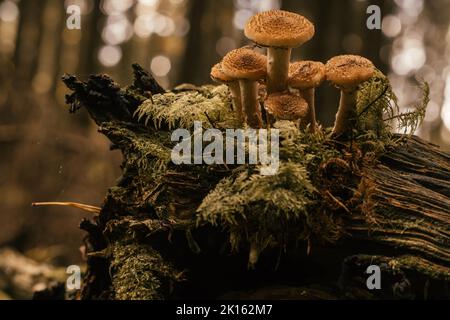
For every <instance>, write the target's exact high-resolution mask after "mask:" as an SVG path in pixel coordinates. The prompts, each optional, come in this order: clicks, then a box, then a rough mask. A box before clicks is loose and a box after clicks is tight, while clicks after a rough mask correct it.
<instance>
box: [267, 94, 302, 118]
mask: <svg viewBox="0 0 450 320" xmlns="http://www.w3.org/2000/svg"><path fill="white" fill-rule="evenodd" d="M265 108H266V110H267V112H268V113H269V114H271V115H273V116H274V117H275V118H277V119H279V120H297V119H301V118H303V117H305V116H306V114H307V113H308V103H307V102H306V101H305V99H303V98H302V97H299V96H295V95H292V94H290V93H282V92H277V93H272V94H271V95H269V96H268V97H267V99H266V101H265Z"/></svg>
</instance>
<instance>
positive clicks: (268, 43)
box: [244, 10, 315, 48]
mask: <svg viewBox="0 0 450 320" xmlns="http://www.w3.org/2000/svg"><path fill="white" fill-rule="evenodd" d="M314 32H315V31H314V25H313V24H312V23H311V22H310V21H309V20H308V19H306V18H305V17H303V16H301V15H299V14H296V13H293V12H288V11H283V10H270V11H265V12H261V13H258V14H256V15H254V16H253V17H251V18H250V19H249V20H248V22H247V24H246V26H245V29H244V33H245V36H246V37H247V38H249V39H250V40H252V41H254V42H256V43H257V44H260V45H262V46H265V47H282V48H295V47H298V46H301V45H302V44H303V43H305V42H307V41H309V40H310V39H311V38H312V37H313V36H314Z"/></svg>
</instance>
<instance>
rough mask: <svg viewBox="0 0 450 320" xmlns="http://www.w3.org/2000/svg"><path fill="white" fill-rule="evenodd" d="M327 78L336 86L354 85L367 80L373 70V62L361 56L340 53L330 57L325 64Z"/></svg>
mask: <svg viewBox="0 0 450 320" xmlns="http://www.w3.org/2000/svg"><path fill="white" fill-rule="evenodd" d="M325 69H326V76H327V80H329V81H331V82H332V83H334V84H335V85H337V86H340V87H347V86H355V85H358V84H360V83H362V82H364V81H367V80H369V79H370V78H371V77H372V76H373V74H374V72H375V66H374V65H373V63H372V62H371V61H370V60H368V59H366V58H364V57H361V56H355V55H342V56H337V57H334V58H332V59H330V60H329V61H328V62H327V64H326V66H325Z"/></svg>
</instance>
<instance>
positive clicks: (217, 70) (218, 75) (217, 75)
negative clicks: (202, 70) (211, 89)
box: [210, 62, 233, 82]
mask: <svg viewBox="0 0 450 320" xmlns="http://www.w3.org/2000/svg"><path fill="white" fill-rule="evenodd" d="M210 76H211V79H213V80H214V81H216V82H229V81H233V79H232V78H231V77H229V76H227V75H226V74H225V73H224V72H223V69H222V63H221V62H219V63H217V64H215V65H214V66H213V67H212V68H211V73H210Z"/></svg>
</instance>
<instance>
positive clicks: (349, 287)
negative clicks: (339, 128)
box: [64, 66, 450, 299]
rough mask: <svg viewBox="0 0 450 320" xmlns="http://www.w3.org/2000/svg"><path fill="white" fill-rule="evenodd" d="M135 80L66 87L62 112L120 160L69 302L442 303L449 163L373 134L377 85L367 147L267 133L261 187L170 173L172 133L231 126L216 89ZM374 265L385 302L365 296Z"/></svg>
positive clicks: (232, 178) (220, 175)
mask: <svg viewBox="0 0 450 320" xmlns="http://www.w3.org/2000/svg"><path fill="white" fill-rule="evenodd" d="M134 70H135V81H134V83H133V85H131V86H129V87H127V88H120V87H119V86H118V85H117V84H115V83H114V82H113V81H112V80H111V79H110V78H108V77H107V76H92V77H90V78H89V79H88V80H87V81H86V82H81V81H79V80H77V79H76V78H75V77H73V76H65V77H64V82H65V83H66V85H67V86H68V87H69V88H70V89H71V90H72V91H73V93H72V94H71V95H69V96H68V98H67V101H68V103H69V104H70V105H71V110H72V111H74V110H77V109H78V108H79V107H81V106H84V107H85V108H86V109H87V110H88V112H89V114H90V115H91V116H92V118H93V119H94V121H95V122H96V123H97V124H98V125H99V128H100V132H102V133H103V134H105V135H106V136H107V137H108V138H109V139H110V140H111V141H112V147H113V148H118V149H120V150H121V151H122V153H123V156H124V161H123V176H122V177H121V179H120V181H119V182H118V184H117V186H115V187H112V188H111V189H110V190H109V192H108V194H107V196H106V199H105V202H104V205H103V207H102V210H101V212H100V214H99V215H98V216H96V217H95V218H93V219H92V221H89V220H85V221H83V222H82V223H81V228H82V229H83V230H85V231H86V232H87V237H86V240H85V245H86V249H87V252H88V269H87V273H86V275H85V277H84V285H83V289H82V291H81V293H80V298H82V299H92V298H105V299H113V298H117V299H128V298H136V299H175V298H249V299H254V298H255V299H261V298H285V299H308V298H314V299H335V298H450V294H449V289H450V288H449V284H450V250H449V239H450V237H449V232H450V184H449V181H450V155H449V154H448V153H445V152H443V151H441V150H440V149H439V147H437V146H434V145H432V144H429V143H427V142H424V141H422V140H420V139H419V138H416V137H410V136H406V135H405V136H401V135H391V134H389V133H387V132H386V130H385V129H386V127H385V126H381V125H380V123H378V122H376V121H377V117H378V115H379V114H381V113H382V111H386V110H383V108H384V107H385V105H386V104H385V103H386V101H385V100H389V98H390V96H389V95H392V93H391V92H390V90H388V89H389V88H388V87H384V88H381V89H380V90H378V93H379V94H378V96H377V94H375V95H374V96H367V95H364V92H365V91H364V86H362V88H361V91H360V95H361V96H360V99H359V102H360V104H361V106H360V110H361V112H360V118H359V119H358V120H359V121H358V123H359V124H358V125H359V126H360V128H363V129H364V130H367V128H369V127H373V128H376V131H375V132H372V133H373V134H372V135H370V134H367V132H366V131H364V132H363V134H362V133H361V132H359V133H358V131H357V130H355V137H354V139H352V141H349V142H345V143H343V142H337V141H333V140H332V139H331V138H330V136H331V135H330V134H329V130H326V129H320V130H319V132H318V133H315V134H310V133H309V132H307V131H302V130H299V129H298V128H297V127H296V126H295V125H294V124H292V123H288V122H281V123H276V124H275V126H276V127H277V128H279V129H280V132H281V140H280V161H281V162H280V170H279V172H278V174H276V175H275V176H263V175H261V174H260V173H259V169H258V168H257V167H255V166H247V165H240V166H238V165H234V166H226V165H211V166H206V165H178V166H177V165H174V164H173V163H172V162H171V160H170V151H171V148H172V147H173V142H171V141H170V135H171V130H172V129H173V128H176V127H183V128H187V129H191V128H192V125H193V121H195V120H200V121H203V123H204V126H205V127H214V128H218V129H224V128H228V127H233V126H234V125H236V121H234V120H235V119H234V118H233V113H232V112H231V109H230V108H231V104H230V101H229V96H228V92H227V90H226V87H224V86H219V87H212V86H204V87H194V86H191V85H184V86H180V87H177V88H175V89H174V90H173V91H171V92H167V93H164V91H163V90H162V89H161V87H160V86H159V85H158V84H157V83H156V82H155V81H154V79H153V78H152V77H151V75H149V74H147V73H146V72H145V71H144V70H142V68H140V67H139V66H134ZM383 79H384V78H382V75H379V74H378V75H377V76H376V77H374V79H373V80H372V82H370V81H369V82H368V84H366V86H368V85H370V84H371V83H373V84H376V85H379V84H380V83H382V82H383V81H384V80H383ZM372 91H373V90H370V92H372ZM375 92H377V91H376V90H375ZM318 108H319V109H320V106H319V107H318ZM371 111H373V112H371ZM422 113H423V109H421V110H420V113H419V114H418V117H420V116H421V115H422ZM390 117H391V118H392V117H395V115H393V114H391V115H390ZM374 118H375V126H374V125H373V124H374V122H373V121H374V120H373V119H374ZM368 119H369V120H368ZM398 119H399V120H400V121H404V122H407V123H409V124H412V125H416V122H415V121H416V120H417V118H414V117H413V116H412V114H408V115H406V116H399V117H398ZM144 120H146V121H144ZM370 121H372V123H370ZM408 121H409V122H408ZM371 264H377V265H379V266H380V268H381V270H382V290H372V291H371V290H368V289H367V287H366V283H365V281H366V278H367V276H368V275H366V274H365V270H366V268H367V267H368V266H369V265H371Z"/></svg>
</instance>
